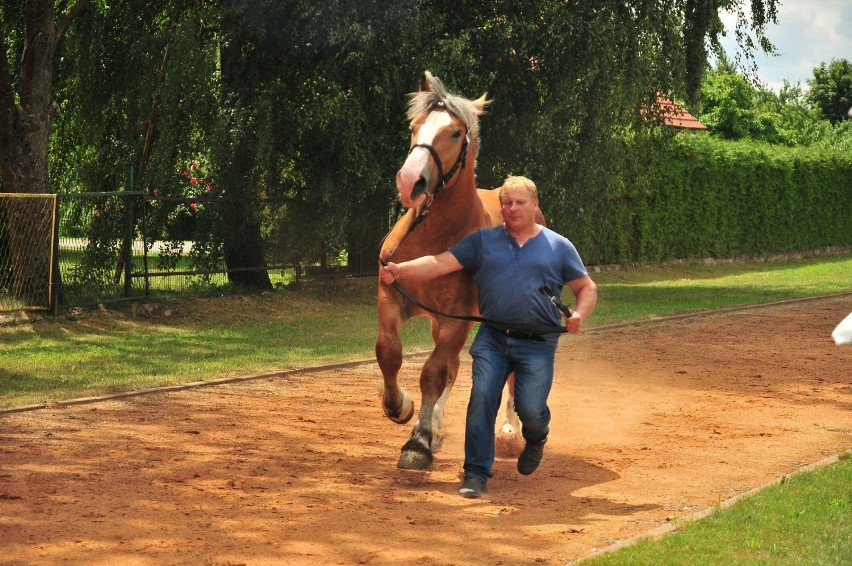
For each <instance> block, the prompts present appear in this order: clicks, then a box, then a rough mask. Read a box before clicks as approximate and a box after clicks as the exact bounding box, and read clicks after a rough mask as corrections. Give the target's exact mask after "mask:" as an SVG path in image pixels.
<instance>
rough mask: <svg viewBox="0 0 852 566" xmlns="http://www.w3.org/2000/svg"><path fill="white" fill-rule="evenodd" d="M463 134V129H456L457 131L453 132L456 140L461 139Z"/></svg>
mask: <svg viewBox="0 0 852 566" xmlns="http://www.w3.org/2000/svg"><path fill="white" fill-rule="evenodd" d="M461 136H462V131H461V130H456V131H455V133H453V139H454V140H457V139H459V138H460V137H461Z"/></svg>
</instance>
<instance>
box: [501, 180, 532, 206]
mask: <svg viewBox="0 0 852 566" xmlns="http://www.w3.org/2000/svg"><path fill="white" fill-rule="evenodd" d="M504 189H524V190H525V191H527V192H528V193H529V195H530V196H531V197H532V198H533V200H535V201H536V202H537V201H538V189H537V188H536V186H535V183H533V182H532V180H531V179H528V178H527V177H522V176H520V175H509V176H508V177H506V180H505V181H503V186H502V187H500V191H499V192H498V193H497V196H498V197H499V198H500V202H503V190H504Z"/></svg>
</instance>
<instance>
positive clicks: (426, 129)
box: [396, 110, 464, 208]
mask: <svg viewBox="0 0 852 566" xmlns="http://www.w3.org/2000/svg"><path fill="white" fill-rule="evenodd" d="M457 122H459V123H460V120H458V119H457V118H456V117H454V116H453V115H452V114H450V113H449V112H447V111H444V110H433V111H432V112H429V113H428V114H427V115H426V116H425V118H423V119H422V120H421V119H420V118H418V119H415V120H414V121H412V123H411V145H412V146H414V145H415V144H426V145H431V146H432V147H434V148H435V150H436V151H437V152H438V155H440V156H442V159H444V160H445V163H442V164H441V166H442V167H443V166H444V165H445V164H446V162H447V161H448V160H447V159H445V156H449V155H451V153H452V152H453V151H454V152H455V153H453V154H452V158H451V159H453V160H455V159H456V158H457V157H458V151H459V150H458V148H459V147H460V145H461V142H460V141H459V138H462V139H463V137H464V132H463V130H462V128H460V127H458V124H457ZM460 134H461V135H460ZM438 176H439V174H438V166H437V165H436V164H435V163H434V159H433V158H432V156H431V154H430V153H429V150H428V149H426V148H425V147H414V149H412V150H411V153H409V154H408V158H407V159H406V160H405V163H403V164H402V168H400V170H399V171H397V173H396V188H397V190H398V191H399V200H400V201H401V202H402V204H403V205H405V206H406V207H408V208H414V207H415V206H417V205H418V204H420V202H422V201H423V199H425V198H426V197H425V195H424V193H425V192H426V191H427V190H431V189H433V188H434V187H435V185H437V184H438V183H440V182H441V179H439V178H438Z"/></svg>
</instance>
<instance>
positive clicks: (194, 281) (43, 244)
mask: <svg viewBox="0 0 852 566" xmlns="http://www.w3.org/2000/svg"><path fill="white" fill-rule="evenodd" d="M202 204H203V206H202ZM234 206H235V203H234V202H232V201H226V200H224V199H204V201H203V203H199V200H198V199H180V198H162V199H152V198H151V196H150V195H146V194H145V193H143V192H141V191H115V192H97V193H76V194H59V195H53V194H51V195H30V194H17V193H15V194H11V193H0V311H14V310H22V309H42V310H49V311H51V312H56V311H57V310H58V309H59V308H68V307H76V306H87V305H94V304H105V303H111V302H116V301H126V300H134V299H139V298H142V297H145V296H148V295H156V296H170V295H179V294H186V293H187V292H192V293H205V292H210V291H213V290H221V289H224V288H233V287H234V286H235V284H234V282H235V281H239V280H240V279H241V278H242V279H243V280H244V278H245V276H246V275H247V274H256V273H260V274H263V276H264V277H266V278H268V281H269V284H270V285H272V286H284V285H288V284H290V283H294V282H295V283H299V282H301V281H302V280H303V279H307V278H311V277H318V276H327V275H328V274H331V273H333V274H334V275H333V276H338V275H339V272H340V270H341V268H345V266H342V267H341V266H326V265H322V266H313V265H305V264H303V263H301V262H298V261H296V262H285V261H282V260H281V257H280V256H276V255H275V254H268V253H267V254H262V255H261V256H260V257H258V255H257V253H256V252H257V250H256V249H254V248H253V247H252V245H251V243H250V242H246V243H245V245H241V244H242V243H241V242H240V241H237V245H234V244H233V243H232V244H231V249H230V254H231V256H230V258H228V259H227V260H226V246H225V245H224V241H223V234H222V226H227V223H226V222H225V221H223V219H226V218H227V216H228V215H229V214H230V213H232V211H233V209H234ZM267 206H268V205H267ZM259 247H261V248H263V247H267V248H273V249H274V248H275V246H263V245H261V246H259ZM235 254H236V255H237V256H240V254H245V257H234V256H235ZM228 260H230V261H228ZM229 264H230V267H229Z"/></svg>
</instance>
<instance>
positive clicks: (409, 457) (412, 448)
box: [397, 321, 471, 470]
mask: <svg viewBox="0 0 852 566" xmlns="http://www.w3.org/2000/svg"><path fill="white" fill-rule="evenodd" d="M470 326H471V325H470V324H469V323H459V322H457V321H453V322H443V321H442V322H440V323H438V328H437V330H436V329H435V328H434V327H433V336H437V338H436V340H435V349H434V350H433V351H432V354H431V355H430V356H429V358H428V359H427V360H426V363H424V364H423V369H422V370H421V372H420V393H421V395H422V404H421V407H420V414H419V415H418V417H417V422H416V423H415V425H414V429H413V430H412V431H411V437H410V438H409V439H408V442H406V443H405V445H404V446H403V447H402V454H400V456H399V462H397V467H399V468H404V469H411V470H425V469H428V468H429V467H430V466H431V465H432V440H433V437H434V434H435V432H440V431H439V430H438V431H436V430H435V429H433V423H434V419H436V418H437V419H438V422H441V423H443V409H444V405H445V403H446V400H447V396H448V395H449V390H450V389H451V388H452V385H453V383H455V379H456V372H457V370H458V367H459V352H460V351H461V349H462V347H463V346H464V343H465V341H466V340H467V335H468V332H469V330H470ZM442 397H443V400H442V401H440V402H439V400H440V399H441V398H442ZM436 413H439V414H438V416H437V417H436Z"/></svg>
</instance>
